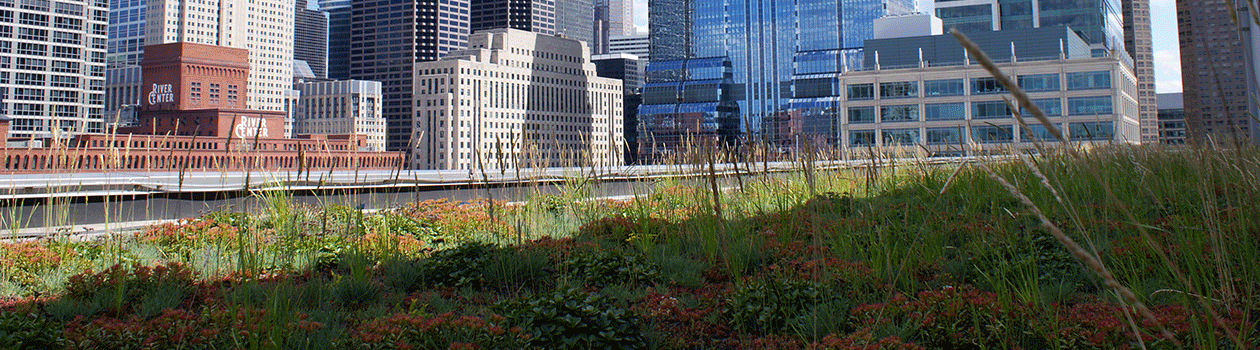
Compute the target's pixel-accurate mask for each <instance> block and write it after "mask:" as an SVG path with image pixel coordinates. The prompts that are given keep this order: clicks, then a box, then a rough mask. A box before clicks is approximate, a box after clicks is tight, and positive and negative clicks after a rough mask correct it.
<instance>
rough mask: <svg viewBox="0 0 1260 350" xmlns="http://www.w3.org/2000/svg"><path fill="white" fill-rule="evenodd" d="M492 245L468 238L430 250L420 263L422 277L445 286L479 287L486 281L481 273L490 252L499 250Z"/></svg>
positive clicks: (434, 283) (432, 283) (429, 281)
mask: <svg viewBox="0 0 1260 350" xmlns="http://www.w3.org/2000/svg"><path fill="white" fill-rule="evenodd" d="M501 249H502V248H499V247H497V246H494V245H490V244H485V243H479V242H471V243H465V244H463V245H460V246H458V247H455V248H452V249H447V250H442V251H438V252H435V253H433V255H431V256H430V257H429V258H428V259H426V260H424V261H423V262H421V263H420V266H419V269H420V271H421V273H422V275H423V276H424V281H425V282H426V283H428V284H431V285H437V286H445V287H455V288H463V287H474V288H477V287H480V286H482V285H483V284H485V282H486V278H485V277H486V276H485V274H484V273H483V272H484V268H485V266H486V264H487V263H488V262H489V261H490V256H491V254H494V253H496V252H498V251H499V250H501Z"/></svg>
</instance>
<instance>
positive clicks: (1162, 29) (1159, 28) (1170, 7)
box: [634, 0, 1181, 93]
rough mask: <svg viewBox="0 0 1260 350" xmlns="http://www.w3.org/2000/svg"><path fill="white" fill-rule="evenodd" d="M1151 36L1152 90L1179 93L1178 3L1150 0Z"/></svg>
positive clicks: (639, 9)
mask: <svg viewBox="0 0 1260 350" xmlns="http://www.w3.org/2000/svg"><path fill="white" fill-rule="evenodd" d="M634 6H635V8H634V24H635V26H637V27H638V29H639V31H640V32H647V0H635V5H634ZM1151 37H1152V38H1153V39H1154V42H1153V45H1152V46H1153V48H1152V49H1153V51H1154V53H1155V90H1156V91H1157V92H1160V93H1165V92H1181V55H1180V54H1179V53H1178V51H1177V3H1176V1H1175V0H1151Z"/></svg>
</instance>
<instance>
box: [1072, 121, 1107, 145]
mask: <svg viewBox="0 0 1260 350" xmlns="http://www.w3.org/2000/svg"><path fill="white" fill-rule="evenodd" d="M1068 134H1071V135H1072V140H1073V141H1090V140H1092V141H1106V140H1111V139H1113V138H1115V137H1116V127H1115V123H1112V122H1088V123H1072V124H1069V125H1068Z"/></svg>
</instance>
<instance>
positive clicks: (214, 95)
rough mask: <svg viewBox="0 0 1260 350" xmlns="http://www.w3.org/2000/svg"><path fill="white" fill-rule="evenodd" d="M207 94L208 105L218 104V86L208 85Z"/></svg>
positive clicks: (214, 84) (215, 84)
mask: <svg viewBox="0 0 1260 350" xmlns="http://www.w3.org/2000/svg"><path fill="white" fill-rule="evenodd" d="M209 94H210V103H212V104H218V103H219V84H217V83H210V91H209Z"/></svg>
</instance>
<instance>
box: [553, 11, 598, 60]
mask: <svg viewBox="0 0 1260 350" xmlns="http://www.w3.org/2000/svg"><path fill="white" fill-rule="evenodd" d="M555 4H556V34H557V35H563V36H564V37H566V38H569V39H573V40H580V41H582V42H585V43H586V47H587V49H588V50H589V49H591V47H594V41H595V32H594V29H595V28H594V27H593V26H592V23H595V7H594V6H591V0H564V1H556V2H555ZM592 52H593V51H592Z"/></svg>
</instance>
